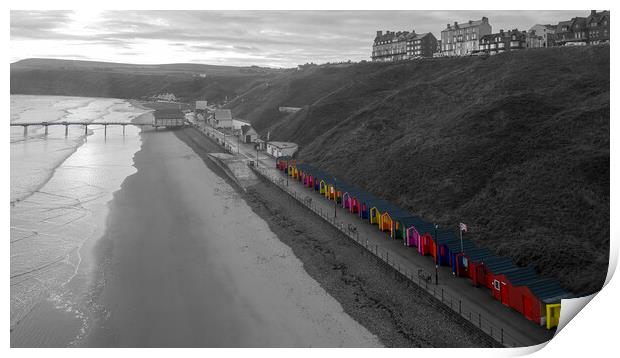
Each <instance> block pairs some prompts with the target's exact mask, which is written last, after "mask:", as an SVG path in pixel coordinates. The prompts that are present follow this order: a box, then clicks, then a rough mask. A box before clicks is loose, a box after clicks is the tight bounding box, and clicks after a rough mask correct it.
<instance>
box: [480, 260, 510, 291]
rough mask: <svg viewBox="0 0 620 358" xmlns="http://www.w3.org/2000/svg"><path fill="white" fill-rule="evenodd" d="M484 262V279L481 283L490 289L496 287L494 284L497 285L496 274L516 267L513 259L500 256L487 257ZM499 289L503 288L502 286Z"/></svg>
mask: <svg viewBox="0 0 620 358" xmlns="http://www.w3.org/2000/svg"><path fill="white" fill-rule="evenodd" d="M482 264H483V266H482V267H483V269H482V278H483V280H482V282H480V283H481V284H483V285H484V286H485V287H487V288H488V289H492V288H494V285H497V283H496V282H495V276H496V275H500V274H502V273H504V272H506V271H508V270H512V269H514V268H516V266H515V264H514V263H513V262H512V260H510V259H509V258H506V257H500V256H490V257H487V258H486V259H485V260H484V261H483V262H482ZM498 290H501V287H499V289H498Z"/></svg>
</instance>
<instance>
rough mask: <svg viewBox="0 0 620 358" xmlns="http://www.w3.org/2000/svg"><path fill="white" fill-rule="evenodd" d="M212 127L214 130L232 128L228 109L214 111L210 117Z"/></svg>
mask: <svg viewBox="0 0 620 358" xmlns="http://www.w3.org/2000/svg"><path fill="white" fill-rule="evenodd" d="M211 120H212V126H213V127H215V128H233V118H232V113H231V112H230V109H216V110H215V112H213V116H211Z"/></svg>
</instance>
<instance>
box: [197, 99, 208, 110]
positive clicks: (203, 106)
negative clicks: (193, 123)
mask: <svg viewBox="0 0 620 358" xmlns="http://www.w3.org/2000/svg"><path fill="white" fill-rule="evenodd" d="M206 109H207V101H196V110H203V111H204V110H206Z"/></svg>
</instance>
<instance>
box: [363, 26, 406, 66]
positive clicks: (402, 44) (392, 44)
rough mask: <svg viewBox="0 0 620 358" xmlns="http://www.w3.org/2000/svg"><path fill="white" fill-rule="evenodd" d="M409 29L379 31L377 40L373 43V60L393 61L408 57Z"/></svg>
mask: <svg viewBox="0 0 620 358" xmlns="http://www.w3.org/2000/svg"><path fill="white" fill-rule="evenodd" d="M407 35H409V31H398V32H393V31H386V32H385V34H384V33H383V31H377V36H376V37H375V42H374V44H373V45H372V60H373V61H377V62H392V61H400V60H404V59H406V57H407V38H406V36H407Z"/></svg>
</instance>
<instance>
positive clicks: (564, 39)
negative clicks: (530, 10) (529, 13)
mask: <svg viewBox="0 0 620 358" xmlns="http://www.w3.org/2000/svg"><path fill="white" fill-rule="evenodd" d="M609 28H610V12H609V10H605V11H599V12H597V11H596V10H591V11H590V15H588V16H587V17H574V18H572V19H570V20H567V21H561V22H559V23H558V24H557V25H551V24H545V25H541V24H536V25H534V26H532V27H531V28H530V29H529V30H528V31H527V32H524V31H518V30H516V29H515V30H510V31H506V32H504V31H503V30H501V31H500V32H498V33H492V27H491V24H490V23H489V19H488V18H487V17H482V18H481V19H480V20H469V21H467V22H464V23H460V24H459V23H458V22H454V23H453V24H447V25H446V28H445V29H444V30H442V31H441V36H440V38H439V39H436V38H435V36H434V35H433V34H432V33H430V32H429V33H424V34H416V33H415V31H412V32H408V31H398V32H393V31H386V32H385V33H383V31H377V35H376V36H375V39H374V42H373V46H372V56H371V58H372V61H375V62H393V61H401V60H409V59H414V58H426V57H444V56H469V55H476V54H479V53H488V54H497V53H502V52H506V51H512V50H521V49H529V48H547V47H554V46H585V45H598V44H603V43H609V41H610V36H611V33H610V30H609Z"/></svg>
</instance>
